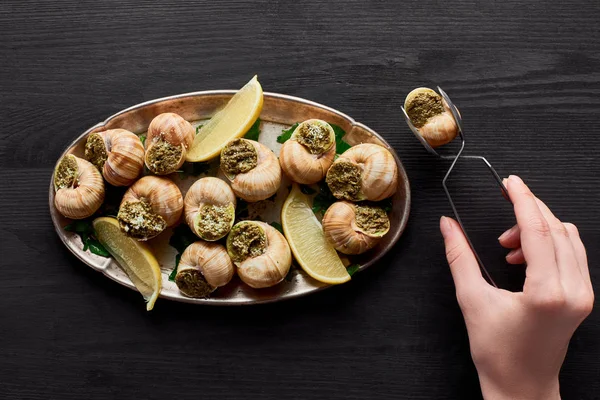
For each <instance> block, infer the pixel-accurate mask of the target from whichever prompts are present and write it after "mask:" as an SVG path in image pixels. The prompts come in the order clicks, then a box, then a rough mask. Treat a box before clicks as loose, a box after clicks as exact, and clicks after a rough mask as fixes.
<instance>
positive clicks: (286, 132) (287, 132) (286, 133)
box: [277, 122, 300, 143]
mask: <svg viewBox="0 0 600 400" xmlns="http://www.w3.org/2000/svg"><path fill="white" fill-rule="evenodd" d="M298 125H300V123H299V122H296V123H295V124H294V125H292V126H290V127H289V128H288V129H282V130H281V135H279V136H277V142H278V143H285V142H287V141H288V140H289V138H290V137H292V133H294V131H295V130H296V128H297V127H298Z"/></svg>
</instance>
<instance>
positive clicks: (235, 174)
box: [220, 139, 281, 202]
mask: <svg viewBox="0 0 600 400" xmlns="http://www.w3.org/2000/svg"><path fill="white" fill-rule="evenodd" d="M220 163H221V170H222V171H223V173H224V174H225V176H226V177H227V179H229V181H230V182H231V188H232V189H233V192H234V193H235V194H236V195H237V196H239V197H241V198H242V199H244V200H246V201H251V202H253V201H260V200H265V199H268V198H269V197H271V196H273V195H274V194H275V193H276V192H277V190H278V189H279V185H280V184H281V167H280V166H279V161H278V160H277V156H275V153H273V151H272V150H271V149H269V148H268V147H267V146H265V145H264V144H261V143H258V142H255V141H254V140H248V139H233V140H232V141H230V142H229V143H227V144H226V145H225V147H223V150H222V151H221V161H220Z"/></svg>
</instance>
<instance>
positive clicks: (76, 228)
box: [65, 219, 94, 234]
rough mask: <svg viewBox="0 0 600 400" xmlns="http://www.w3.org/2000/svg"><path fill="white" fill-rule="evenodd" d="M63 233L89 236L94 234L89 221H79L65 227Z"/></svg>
mask: <svg viewBox="0 0 600 400" xmlns="http://www.w3.org/2000/svg"><path fill="white" fill-rule="evenodd" d="M65 231H68V232H75V233H87V234H90V233H93V232H94V227H93V226H92V221H91V220H89V219H80V220H77V221H73V222H72V223H70V224H69V225H67V226H65Z"/></svg>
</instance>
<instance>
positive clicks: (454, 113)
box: [402, 86, 510, 287]
mask: <svg viewBox="0 0 600 400" xmlns="http://www.w3.org/2000/svg"><path fill="white" fill-rule="evenodd" d="M437 89H438V91H439V92H440V94H441V96H442V98H443V99H444V101H445V103H446V104H447V105H448V108H449V109H450V112H451V113H452V116H453V117H454V121H455V122H456V126H457V127H458V134H459V135H460V139H461V146H460V150H459V151H458V153H457V154H456V155H441V154H439V153H438V152H437V151H435V149H434V148H433V147H431V146H430V145H429V143H427V141H426V140H425V138H424V137H423V136H421V134H420V133H419V130H418V129H417V128H416V127H415V126H414V125H413V123H412V121H411V120H410V118H409V116H408V114H407V113H406V110H405V109H404V107H402V112H403V113H404V118H405V119H406V123H407V124H408V127H409V128H410V130H411V131H412V133H413V134H414V135H415V136H416V137H417V139H418V140H419V141H420V142H421V144H422V145H423V146H424V147H425V148H426V149H427V151H428V152H430V153H431V154H433V155H435V156H437V157H439V158H441V159H444V160H452V164H451V165H450V168H449V169H448V172H446V175H445V176H444V179H443V180H442V186H443V187H444V192H445V193H446V197H447V198H448V202H449V203H450V207H452V212H453V213H454V217H455V218H456V221H457V222H458V225H459V226H460V229H461V230H462V231H463V234H464V235H465V238H466V239H467V242H468V243H469V247H470V248H471V250H472V251H473V254H475V258H476V259H477V263H478V264H479V268H480V269H481V271H482V272H483V274H484V275H485V277H486V279H487V280H488V282H489V283H490V284H492V285H494V286H495V287H498V285H496V282H494V280H493V279H492V276H491V275H490V273H489V272H488V270H487V269H486V268H485V265H484V264H483V261H481V258H480V257H479V254H477V250H475V247H474V246H473V242H472V241H471V238H470V237H469V235H468V234H467V231H466V229H465V227H464V225H463V222H462V219H461V218H460V215H459V214H458V210H457V209H456V205H455V204H454V201H453V200H452V196H451V195H450V191H449V190H448V186H447V184H446V183H447V181H448V177H449V176H450V174H451V173H452V170H453V169H454V166H455V165H456V163H457V162H458V160H459V158H461V157H462V158H464V159H473V160H475V159H477V160H481V161H483V162H484V163H485V165H486V166H487V167H488V169H489V170H490V172H491V173H492V176H493V177H494V179H495V181H496V183H497V184H498V186H500V189H501V190H502V194H503V196H504V198H505V199H507V200H509V201H510V197H509V196H508V191H507V190H506V187H505V186H504V184H503V183H502V178H500V175H498V173H497V172H496V170H495V169H494V167H492V164H490V163H489V161H488V160H486V159H485V157H482V156H464V155H462V153H463V151H464V149H465V135H464V133H463V127H462V117H461V116H460V114H459V113H458V109H457V108H456V106H455V105H454V103H453V102H452V100H450V97H448V95H447V94H446V92H444V91H443V90H442V88H440V87H439V86H438V87H437Z"/></svg>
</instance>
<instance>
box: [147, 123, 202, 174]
mask: <svg viewBox="0 0 600 400" xmlns="http://www.w3.org/2000/svg"><path fill="white" fill-rule="evenodd" d="M194 133H195V132H194V127H193V126H192V124H190V123H189V122H187V121H186V120H185V119H183V118H182V117H181V116H179V115H177V114H174V113H163V114H159V115H157V116H156V117H154V119H153V120H152V122H150V126H148V134H147V136H146V142H145V144H146V166H147V167H148V169H149V170H150V171H152V172H154V173H155V174H157V175H167V174H170V173H173V172H175V171H177V170H178V169H179V168H180V167H181V166H182V165H183V162H184V161H185V156H186V154H187V149H189V148H190V146H191V145H192V142H193V141H194Z"/></svg>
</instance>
